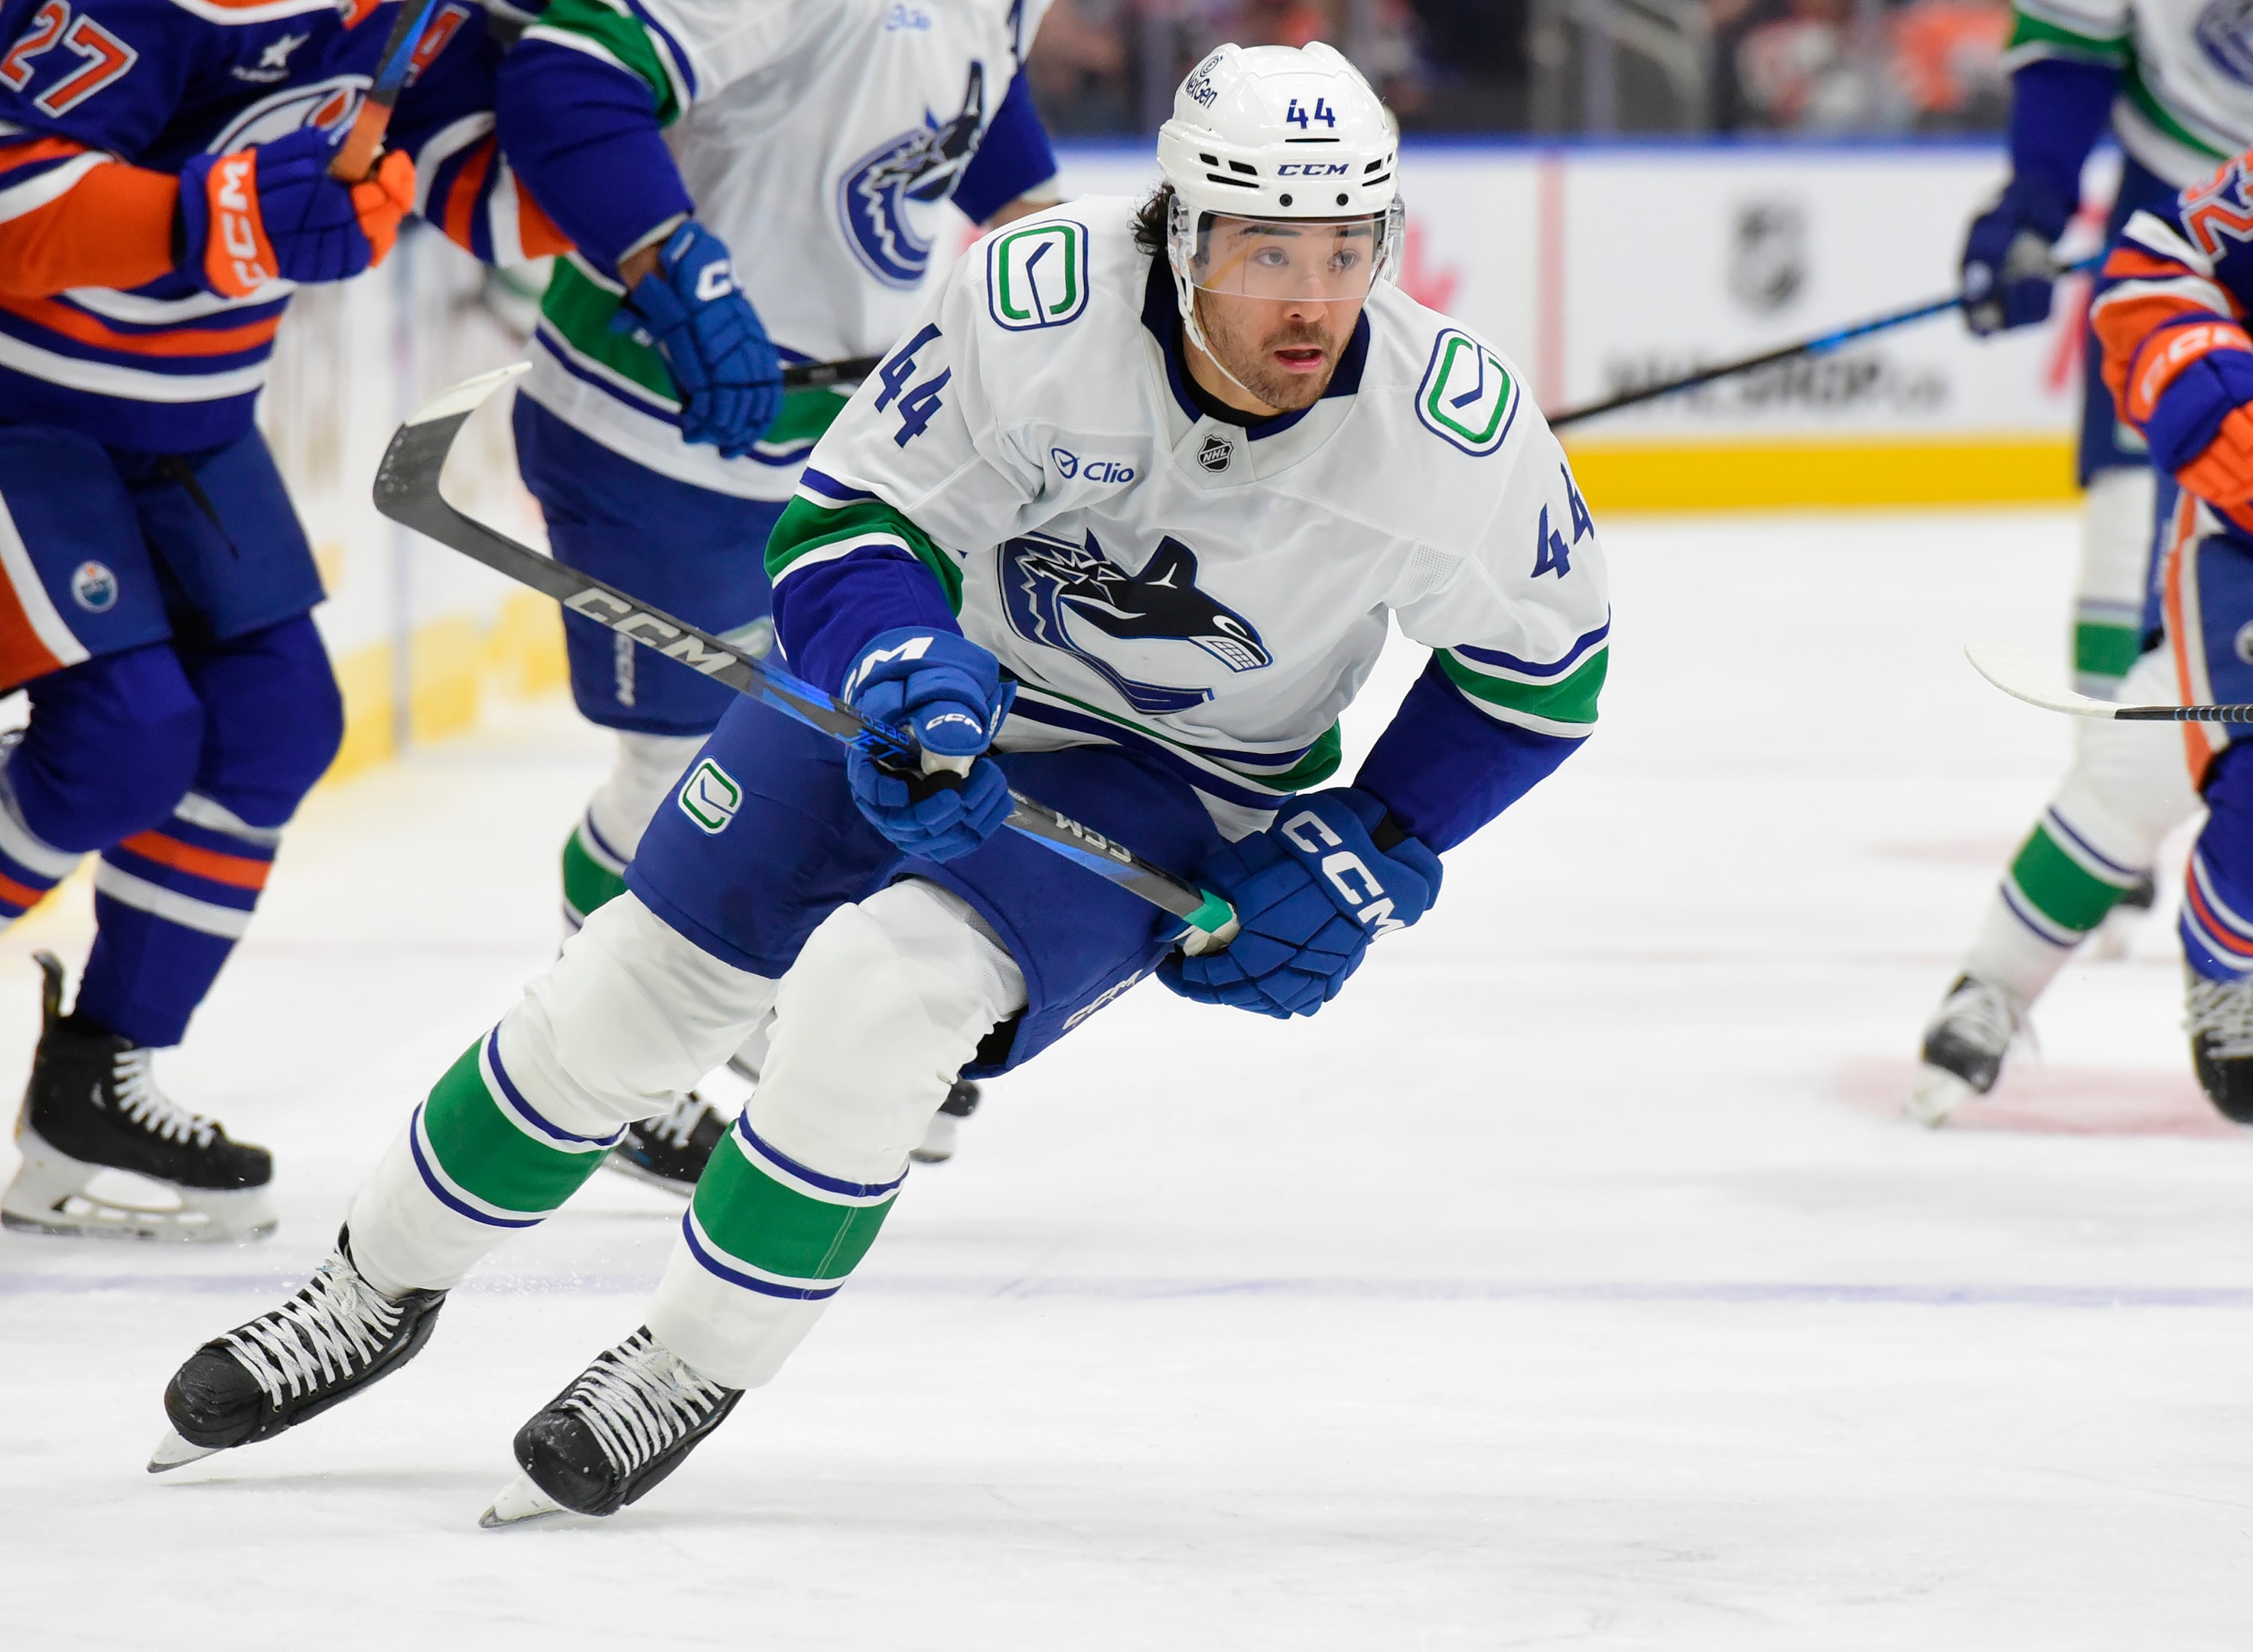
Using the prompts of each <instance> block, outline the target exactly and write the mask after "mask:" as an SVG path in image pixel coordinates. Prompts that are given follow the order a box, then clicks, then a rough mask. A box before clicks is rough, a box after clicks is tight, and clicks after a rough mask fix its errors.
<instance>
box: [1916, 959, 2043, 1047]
mask: <svg viewBox="0 0 2253 1652" xmlns="http://www.w3.org/2000/svg"><path fill="white" fill-rule="evenodd" d="M1933 1028H1934V1030H1938V1029H1939V1028H1947V1029H1948V1031H1949V1032H1950V1034H1952V1035H1954V1036H1955V1037H1956V1038H1957V1039H1958V1040H1960V1041H1961V1042H1964V1043H1965V1044H1968V1045H1970V1046H1971V1048H1972V1049H1977V1050H1980V1051H1982V1052H1984V1054H1987V1055H1990V1056H1999V1055H2001V1054H2003V1052H2004V1051H2005V1050H2007V1049H2010V1047H2011V1040H2012V1039H2013V1038H2015V1037H2017V1036H2018V1035H2019V1034H2020V1033H2022V1032H2023V1033H2025V1034H2026V1037H2027V1039H2028V1041H2029V1042H2031V1041H2032V1039H2033V1030H2032V1028H2029V1027H2028V1026H2027V1024H2026V1018H2025V1017H2024V1016H2023V1015H2022V1014H2020V1013H2019V1004H2018V1000H2017V999H2015V998H2014V997H2012V995H2011V993H2010V992H2009V991H2008V990H2007V989H2005V988H2004V987H2000V986H1996V985H1995V984H1994V983H1993V982H1991V981H1983V980H1979V979H1975V978H1971V977H1966V978H1965V979H1964V984H1963V985H1962V986H1958V987H1957V989H1956V990H1955V991H1954V992H1952V993H1949V995H1948V998H1947V1001H1946V1002H1944V1003H1943V1004H1942V1005H1941V1007H1940V1014H1938V1015H1937V1016H1936V1017H1935V1018H1934V1020H1933Z"/></svg>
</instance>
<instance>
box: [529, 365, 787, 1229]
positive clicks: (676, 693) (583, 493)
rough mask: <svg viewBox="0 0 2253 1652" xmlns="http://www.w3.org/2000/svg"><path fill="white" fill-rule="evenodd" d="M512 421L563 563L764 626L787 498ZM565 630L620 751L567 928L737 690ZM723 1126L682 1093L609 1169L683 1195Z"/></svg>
mask: <svg viewBox="0 0 2253 1652" xmlns="http://www.w3.org/2000/svg"><path fill="white" fill-rule="evenodd" d="M513 425H514V429H515V435H516V452H517V467H518V470H519V471H520V474H521V475H522V476H523V478H524V483H525V485H526V486H527V488H528V489H530V490H531V492H532V494H533V497H534V498H536V499H538V500H539V501H540V507H541V514H542V515H543V516H544V517H545V519H546V520H547V523H548V542H549V544H550V546H551V547H553V549H554V551H555V555H556V557H557V559H558V560H559V561H564V562H568V563H569V564H570V565H571V566H572V567H574V568H581V569H583V570H584V571H586V572H587V573H589V574H592V575H596V577H597V578H599V579H603V580H607V581H609V582H610V583H611V584H613V585H616V586H617V587H618V588H619V589H622V590H625V591H630V592H631V593H632V594H633V595H634V596H638V597H639V598H640V599H641V600H643V601H644V602H646V603H650V604H651V605H652V606H654V607H657V608H661V609H663V610H666V612H667V613H672V614H678V615H680V617H682V618H683V619H686V620H688V621H690V622H691V623H692V624H697V625H701V626H702V627H703V628H704V629H705V630H707V631H715V632H717V633H719V634H720V635H722V636H725V637H729V638H731V639H732V640H743V639H744V638H748V637H750V636H753V635H755V634H757V632H759V631H763V630H764V628H765V627H766V626H767V624H768V619H767V615H768V613H769V611H770V610H771V607H772V603H773V592H772V590H771V588H770V587H769V585H768V583H767V575H766V541H767V534H768V533H769V532H770V531H771V529H772V528H773V526H774V524H775V521H776V519H777V518H778V517H779V516H780V515H781V513H782V508H783V507H782V503H781V502H780V501H772V500H764V499H744V498H734V497H732V496H730V495H728V494H723V493H717V492H714V491H711V490H710V489H708V488H701V487H697V486H694V485H693V484H689V483H687V482H683V481H680V480H678V479H676V478H674V477H668V476H664V475H660V474H659V473H658V472H657V471H652V470H651V469H649V468H648V467H647V466H645V465H642V464H636V463H635V462H634V461H633V460H631V459H629V458H627V457H624V456H623V455H621V454H618V453H617V452H614V451H613V450H610V448H607V447H605V446H603V444H602V443H599V442H596V441H595V440H593V439H592V438H591V437H589V436H586V435H584V434H583V433H582V432H581V431H579V430H577V429H574V428H573V427H572V426H571V425H569V424H568V423H566V422H564V421H563V420H562V419H560V418H558V417H556V415H555V414H553V413H551V412H549V411H548V409H547V408H543V407H542V406H541V405H540V404H539V403H538V402H536V401H533V400H532V399H531V398H530V397H529V396H522V395H520V396H519V397H518V398H517V401H516V407H515V409H514V413H513ZM563 635H564V646H565V648H566V650H567V652H568V657H569V661H570V670H571V694H572V697H573V699H574V700H575V701H576V702H577V705H578V707H579V710H580V714H582V715H583V716H584V717H586V718H587V719H588V721H590V722H594V723H596V724H598V725H600V726H601V727H603V728H608V729H610V730H611V731H612V732H613V734H614V735H615V737H616V739H617V756H616V759H615V761H614V763H613V766H612V768H611V770H610V777H609V778H607V779H606V780H604V781H603V784H601V785H600V786H599V787H597V788H596V791H595V794H594V796H593V797H592V798H589V799H588V803H587V806H586V808H585V810H584V811H583V812H582V813H581V815H580V817H579V820H578V824H577V825H576V826H574V827H573V828H572V831H571V834H570V836H569V837H568V838H567V839H566V840H564V844H563V857H562V873H563V877H562V886H563V924H564V930H565V932H566V933H567V934H568V933H569V932H570V931H572V930H575V929H576V928H577V927H578V926H579V925H580V924H583V923H584V922H585V921H586V919H587V916H588V914H589V913H591V912H593V911H594V910H596V908H598V907H600V906H601V905H602V904H603V903H604V902H606V901H609V900H611V899H614V898H615V897H616V896H617V895H618V894H620V893H621V892H622V891H623V890H624V888H625V869H626V866H627V864H628V862H630V861H632V859H633V857H634V851H635V850H636V849H637V848H638V847H640V844H641V836H642V833H643V832H644V831H645V830H646V829H647V827H648V826H649V822H650V819H651V817H652V816H653V815H654V814H655V813H656V812H657V811H658V809H659V807H660V806H661V805H663V804H664V802H665V800H666V798H667V797H668V796H669V795H670V794H671V792H672V791H673V787H674V786H675V785H676V784H678V783H679V781H680V776H681V773H682V771H683V770H686V769H687V766H688V762H689V759H690V758H691V757H693V756H695V754H696V750H697V748H698V747H699V746H701V744H702V743H703V741H704V736H705V735H708V734H709V733H710V732H711V731H712V729H713V728H715V726H716V725H717V724H718V722H719V721H720V718H721V715H722V713H724V712H725V711H726V710H727V708H728V705H729V701H731V700H732V699H733V698H734V697H735V696H734V694H733V691H732V690H729V689H727V688H724V687H721V686H719V685H718V684H716V683H714V682H713V681H711V680H709V679H708V678H707V677H704V676H703V675H701V673H697V672H694V671H691V670H690V669H689V668H688V667H687V666H683V665H680V663H678V662H677V661H674V660H670V659H665V658H663V657H662V656H660V655H659V654H656V653H654V652H651V651H650V650H648V649H645V648H643V647H641V646H639V645H637V644H635V643H634V642H632V641H631V639H629V638H624V637H620V636H618V635H617V633H615V632H613V631H608V630H606V629H604V628H603V627H602V626H600V625H597V624H595V623H594V622H593V621H592V620H589V619H586V618H583V617H581V616H579V615H577V614H573V613H569V612H566V613H565V614H564V616H563ZM752 1054H753V1055H756V1052H755V1051H754V1052H752ZM749 1064H750V1056H747V1057H746V1065H749ZM753 1070H754V1072H755V1071H756V1069H753ZM726 1127H727V1126H726V1121H725V1120H724V1119H722V1118H720V1117H719V1115H718V1114H717V1113H716V1112H715V1111H714V1110H713V1109H712V1108H711V1107H709V1106H708V1105H706V1104H705V1102H704V1100H703V1098H701V1096H699V1095H698V1094H697V1093H696V1092H695V1091H693V1090H692V1091H684V1092H683V1093H682V1094H681V1095H680V1096H677V1097H669V1098H666V1104H665V1105H664V1106H663V1107H662V1108H661V1109H660V1110H659V1112H658V1113H657V1114H656V1115H655V1116H653V1117H652V1118H649V1119H637V1120H635V1121H633V1122H632V1123H631V1124H630V1125H628V1126H627V1127H626V1131H625V1133H624V1135H623V1136H621V1137H620V1138H619V1140H618V1143H617V1148H616V1150H615V1151H614V1152H613V1154H612V1155H611V1158H610V1165H611V1166H612V1168H616V1169H619V1170H623V1171H625V1172H627V1173H628V1174H630V1175H637V1176H639V1177H640V1178H642V1179H643V1180H645V1181H652V1182H654V1183H656V1184H657V1185H659V1186H660V1187H666V1188H671V1189H673V1191H675V1192H679V1193H681V1194H684V1195H685V1194H686V1193H687V1191H688V1189H689V1188H693V1187H694V1186H695V1183H696V1177H697V1175H698V1174H699V1173H700V1172H701V1170H702V1169H703V1168H704V1161H706V1160H707V1159H708V1158H709V1157H710V1156H711V1153H712V1148H713V1147H714V1146H715V1144H716V1143H717V1142H718V1140H719V1139H720V1136H721V1133H722V1132H723V1131H724V1130H725V1129H726Z"/></svg>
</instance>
